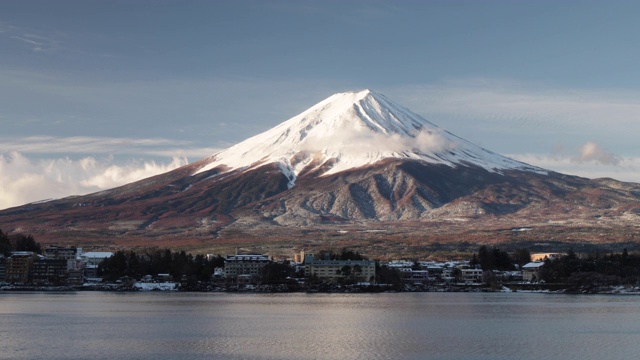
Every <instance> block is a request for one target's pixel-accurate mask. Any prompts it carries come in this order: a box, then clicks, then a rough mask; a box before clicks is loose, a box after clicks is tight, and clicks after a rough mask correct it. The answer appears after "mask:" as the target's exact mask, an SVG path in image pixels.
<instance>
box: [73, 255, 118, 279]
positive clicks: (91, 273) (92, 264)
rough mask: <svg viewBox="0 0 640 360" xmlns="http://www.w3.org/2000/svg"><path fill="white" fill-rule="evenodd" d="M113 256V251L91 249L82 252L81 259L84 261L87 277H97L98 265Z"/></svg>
mask: <svg viewBox="0 0 640 360" xmlns="http://www.w3.org/2000/svg"><path fill="white" fill-rule="evenodd" d="M112 256H113V253H112V252H98V251H89V252H86V253H82V254H80V259H81V260H82V262H83V263H84V276H85V277H87V278H95V277H97V276H98V265H100V263H101V262H102V261H104V259H108V258H110V257H112Z"/></svg>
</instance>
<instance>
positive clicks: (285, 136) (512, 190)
mask: <svg viewBox="0 0 640 360" xmlns="http://www.w3.org/2000/svg"><path fill="white" fill-rule="evenodd" d="M638 214H640V186H639V185H638V184H630V183H622V182H617V181H614V180H606V179H600V180H589V179H585V178H580V177H575V176H567V175H563V174H558V173H555V172H550V171H546V170H544V169H540V168H537V167H534V166H530V165H527V164H524V163H521V162H518V161H515V160H512V159H509V158H506V157H503V156H501V155H498V154H495V153H493V152H491V151H489V150H486V149H484V148H481V147H479V146H476V145H474V144H471V143H469V142H467V141H465V140H463V139H461V138H459V137H457V136H455V135H453V134H451V133H448V132H446V131H444V130H442V129H440V128H438V127H437V126H436V125H434V124H432V123H430V122H428V121H427V120H425V119H424V118H422V117H420V116H419V115H416V114H414V113H412V112H410V111H409V110H406V109H404V108H402V107H401V106H399V105H396V104H394V103H392V102H391V101H390V100H388V99H387V98H385V97H384V96H382V95H380V94H376V93H373V92H371V91H368V90H365V91H360V92H350V93H341V94H336V95H333V96H331V97H329V98H327V99H326V100H324V101H322V102H320V103H318V104H317V105H315V106H313V107H311V108H310V109H309V110H307V111H305V112H303V113H301V114H300V115H297V116H295V117H293V118H291V119H289V120H287V121H285V122H283V123H282V124H280V125H278V126H276V127H274V128H272V129H271V130H268V131H266V132H264V133H262V134H259V135H256V136H254V137H252V138H250V139H247V140H246V141H243V142H241V143H239V144H237V145H235V146H232V147H230V148H228V149H226V150H223V151H221V152H219V153H217V154H214V155H212V156H211V157H209V158H206V159H202V160H200V161H198V162H195V163H192V164H189V165H187V166H185V167H182V168H179V169H176V170H173V171H170V172H168V173H166V174H162V175H158V176H155V177H152V178H149V179H145V180H141V181H138V182H135V183H132V184H128V185H125V186H122V187H119V188H115V189H111V190H108V191H103V192H99V193H95V194H90V195H86V196H78V197H69V198H65V199H60V200H55V201H50V202H46V203H37V204H28V205H24V206H21V207H16V208H12V209H6V210H3V211H0V229H2V230H3V231H6V232H27V233H33V234H37V235H38V238H39V239H42V240H47V239H49V240H50V241H52V242H57V243H64V242H65V241H68V242H70V243H74V244H80V243H86V242H87V241H89V240H88V239H91V240H95V241H99V242H100V243H101V244H138V245H140V244H144V245H145V246H151V245H153V246H161V245H164V246H186V244H188V243H191V244H193V243H198V244H202V243H204V244H208V245H206V246H209V245H211V244H214V243H217V242H219V241H221V239H231V240H229V241H231V242H233V241H241V240H242V239H245V240H246V239H251V241H254V242H260V241H263V240H264V239H265V238H269V237H277V238H283V239H292V238H299V237H304V236H306V235H305V234H308V233H309V232H316V231H323V232H327V231H328V232H329V233H331V232H333V233H335V230H336V229H350V230H352V229H360V230H361V231H368V230H369V229H370V228H371V227H384V228H385V229H394V230H393V232H394V233H402V232H403V231H407V230H406V229H409V228H411V229H414V230H412V231H417V232H418V233H422V232H426V231H432V232H436V233H438V234H440V235H438V236H441V237H443V239H445V240H446V239H447V236H451V237H452V239H453V240H455V238H454V237H455V236H456V235H455V234H460V233H461V232H462V233H464V232H466V231H467V230H465V229H472V228H473V229H493V228H504V227H507V228H509V227H511V226H522V225H523V224H524V225H527V226H536V227H540V228H547V227H550V226H551V227H552V226H565V227H570V228H582V227H598V228H611V227H615V228H619V229H623V230H621V231H623V232H625V234H626V232H627V229H632V227H633V226H635V223H636V222H637V220H638V219H639V216H638ZM416 229H417V230H416ZM482 231H485V230H482ZM555 233H556V232H552V233H551V234H555ZM541 234H543V235H540V236H544V237H548V236H549V232H542V233H541ZM412 236H414V235H412ZM621 236H622V235H621ZM624 236H627V235H624ZM403 238H404V237H403ZM458 240H459V239H458ZM203 246H204V245H203Z"/></svg>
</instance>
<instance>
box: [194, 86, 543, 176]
mask: <svg viewBox="0 0 640 360" xmlns="http://www.w3.org/2000/svg"><path fill="white" fill-rule="evenodd" d="M388 158H395V159H407V160H419V161H423V162H427V163H430V164H446V165H449V166H454V165H456V164H462V163H470V164H474V165H477V166H480V167H483V168H485V169H487V170H490V171H501V170H504V169H520V170H527V171H535V172H544V170H542V169H539V168H535V167H533V166H530V165H527V164H524V163H521V162H518V161H515V160H512V159H509V158H506V157H503V156H500V155H498V154H495V153H493V152H491V151H488V150H486V149H483V148H480V147H478V146H476V145H474V144H471V143H469V142H468V141H466V140H463V139H461V138H459V137H457V136H455V135H453V134H451V133H449V132H446V131H443V130H442V129H440V128H439V127H437V126H436V125H434V124H432V123H430V122H429V121H427V120H425V119H424V118H422V117H421V116H419V115H417V114H415V113H413V112H411V111H409V110H407V109H404V108H402V107H400V106H399V105H396V104H394V103H392V102H391V101H389V100H388V99H387V98H386V97H384V96H383V95H381V94H377V93H374V92H372V91H370V90H364V91H360V92H347V93H340V94H335V95H333V96H330V97H329V98H327V99H325V100H323V101H321V102H320V103H318V104H316V105H314V106H313V107H311V108H309V109H308V110H306V111H304V112H303V113H301V114H299V115H297V116H294V117H293V118H291V119H289V120H287V121H285V122H283V123H282V124H280V125H278V126H276V127H274V128H273V129H271V130H269V131H266V132H264V133H262V134H259V135H256V136H254V137H252V138H250V139H247V140H245V141H243V142H241V143H239V144H237V145H235V146H232V147H230V148H229V149H226V150H223V151H221V152H219V153H217V154H215V155H214V156H212V157H211V158H210V159H209V161H210V163H209V164H207V165H206V166H205V167H203V168H202V169H201V170H200V172H204V171H207V170H210V169H214V168H217V167H224V168H225V169H226V170H227V171H229V170H237V169H248V168H255V167H256V166H260V165H262V164H266V163H276V164H278V165H279V166H280V167H281V168H282V170H283V173H284V174H285V175H287V176H288V177H289V178H290V180H291V186H293V184H294V182H295V179H296V178H297V176H298V175H299V174H300V173H301V172H312V171H314V170H317V171H315V174H316V175H330V174H335V173H338V172H340V171H344V170H348V169H351V168H358V167H362V166H367V165H372V164H375V163H376V162H378V161H381V160H383V159H388Z"/></svg>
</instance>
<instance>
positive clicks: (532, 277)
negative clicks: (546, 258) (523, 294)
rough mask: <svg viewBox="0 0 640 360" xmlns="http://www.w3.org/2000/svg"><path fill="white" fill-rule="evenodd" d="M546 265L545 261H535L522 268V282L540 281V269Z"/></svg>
mask: <svg viewBox="0 0 640 360" xmlns="http://www.w3.org/2000/svg"><path fill="white" fill-rule="evenodd" d="M543 265H544V262H543V261H533V262H530V263H528V264H525V265H523V266H522V281H528V282H532V281H538V280H540V269H541V268H542V266H543Z"/></svg>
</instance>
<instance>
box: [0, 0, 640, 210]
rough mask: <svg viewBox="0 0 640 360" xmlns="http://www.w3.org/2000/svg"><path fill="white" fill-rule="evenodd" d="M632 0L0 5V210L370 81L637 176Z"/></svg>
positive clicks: (185, 155) (220, 140)
mask: <svg viewBox="0 0 640 360" xmlns="http://www.w3.org/2000/svg"><path fill="white" fill-rule="evenodd" d="M639 13H640V2H637V1H622V0H620V1H608V2H605V1H557V0H554V1H542V0H541V1H475V0H473V1H456V0H447V1H411V0H405V1H372V0H369V1H356V0H351V1H268V0H260V1H242V0H235V1H213V0H211V1H190V0H172V1H167V0H153V1H152V0H123V1H120V0H102V1H96V0H76V1H70V0H57V1H49V0H22V1H0V209H2V208H8V207H12V206H17V205H21V204H24V203H28V202H34V201H39V200H44V199H51V198H61V197H65V196H69V195H79V194H86V193H90V192H94V191H99V190H104V189H107V188H110V187H115V186H119V185H122V184H125V183H128V182H132V181H135V180H138V179H141V178H144V177H147V176H151V175H155V174H159V173H162V172H165V171H169V170H171V169H174V168H176V167H179V166H182V165H185V164H187V163H189V162H193V161H196V160H199V159H201V158H203V157H206V156H209V155H212V154H213V153H215V152H217V151H219V150H221V149H224V148H226V147H229V146H231V145H233V144H235V143H238V142H240V141H242V140H244V139H246V138H248V137H250V136H253V135H256V134H258V133H260V132H263V131H266V130H268V129H270V128H272V127H273V126H275V125H277V124H279V123H280V122H283V121H285V120H287V119H289V118H291V117H293V116H294V115H296V114H298V113H300V112H302V111H304V110H305V109H307V108H309V107H311V106H312V105H314V104H315V103H317V102H319V101H321V100H323V99H324V98H326V97H328V96H330V95H332V94H334V93H337V92H344V91H351V90H362V89H371V90H373V91H376V92H378V93H382V94H384V95H385V96H386V97H387V98H389V99H391V100H392V101H394V102H396V103H398V104H400V105H402V106H404V107H406V108H408V109H411V110H412V111H414V112H416V113H418V114H420V115H422V116H423V117H425V118H426V119H427V120H429V121H431V122H433V123H435V124H437V125H439V126H440V127H442V128H443V129H445V130H448V131H450V132H452V133H454V134H456V135H458V136H460V137H462V138H465V139H467V140H469V141H471V142H474V143H476V144H478V145H481V146H483V147H485V148H488V149H491V150H492V151H495V152H498V153H500V154H503V155H507V156H510V157H512V158H515V159H517V160H521V161H525V162H527V163H530V164H533V165H537V166H541V167H544V168H547V169H550V170H555V171H560V172H563V173H568V174H573V175H579V176H585V177H590V178H596V177H611V178H615V179H619V180H624V181H634V182H640V147H639V146H637V143H638V142H637V139H636V138H637V136H638V135H639V134H640V66H638V64H640V46H639V45H640V25H639V24H638V21H637V14H639Z"/></svg>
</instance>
